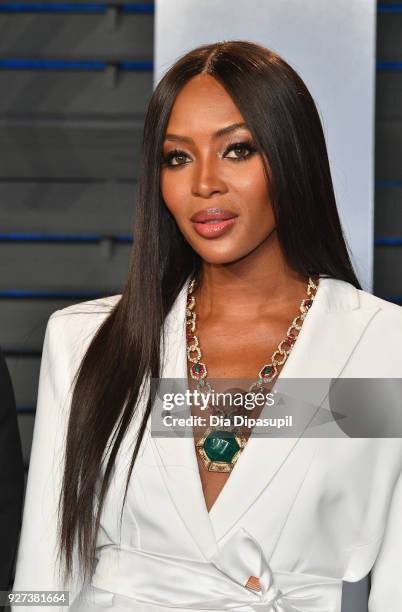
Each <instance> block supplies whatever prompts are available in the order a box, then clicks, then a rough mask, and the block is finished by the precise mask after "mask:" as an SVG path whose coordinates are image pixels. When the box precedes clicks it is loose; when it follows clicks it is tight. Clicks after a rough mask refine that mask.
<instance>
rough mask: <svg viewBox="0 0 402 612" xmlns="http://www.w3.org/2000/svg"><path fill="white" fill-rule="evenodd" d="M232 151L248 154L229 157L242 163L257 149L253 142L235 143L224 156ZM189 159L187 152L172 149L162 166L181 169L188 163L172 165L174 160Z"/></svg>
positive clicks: (164, 157)
mask: <svg viewBox="0 0 402 612" xmlns="http://www.w3.org/2000/svg"><path fill="white" fill-rule="evenodd" d="M232 151H240V152H241V153H247V154H246V155H244V156H243V155H242V156H241V157H228V159H230V160H232V161H235V162H241V161H246V160H247V159H249V158H250V157H252V156H253V155H254V154H255V153H256V152H257V148H256V147H255V145H254V144H253V143H252V142H251V140H243V141H241V142H234V143H232V144H230V145H229V146H228V147H227V148H226V149H225V151H224V154H223V156H226V155H227V154H228V153H230V152H232ZM188 157H189V155H188V154H187V153H186V152H185V151H182V150H180V149H172V150H171V151H169V152H168V153H167V154H166V155H163V156H162V165H163V166H166V167H168V168H179V167H180V166H185V165H186V164H187V163H188V162H186V161H183V162H179V163H172V162H173V160H174V159H176V158H182V159H185V158H188Z"/></svg>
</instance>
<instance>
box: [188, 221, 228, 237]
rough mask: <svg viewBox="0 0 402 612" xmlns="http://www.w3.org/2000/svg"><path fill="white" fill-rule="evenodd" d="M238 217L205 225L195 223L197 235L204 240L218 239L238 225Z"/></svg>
mask: <svg viewBox="0 0 402 612" xmlns="http://www.w3.org/2000/svg"><path fill="white" fill-rule="evenodd" d="M237 218H238V217H231V218H230V219H224V220H223V219H213V220H211V221H207V222H204V223H194V221H193V222H192V224H193V227H194V229H195V231H196V232H197V234H199V235H200V236H202V237H203V238H218V237H219V236H222V235H223V234H224V233H225V232H227V231H228V230H230V228H231V227H232V226H233V225H234V224H235V223H236V219H237Z"/></svg>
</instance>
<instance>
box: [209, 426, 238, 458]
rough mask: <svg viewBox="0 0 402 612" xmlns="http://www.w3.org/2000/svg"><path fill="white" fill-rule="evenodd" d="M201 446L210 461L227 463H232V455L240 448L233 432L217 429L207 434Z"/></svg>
mask: <svg viewBox="0 0 402 612" xmlns="http://www.w3.org/2000/svg"><path fill="white" fill-rule="evenodd" d="M203 447H204V451H205V452H206V454H207V456H208V459H210V460H211V461H220V462H222V463H229V464H230V463H232V461H233V458H234V456H235V455H236V453H238V451H239V450H240V446H239V444H238V442H237V440H236V436H235V434H234V433H232V432H230V431H221V430H219V429H217V430H215V431H212V432H211V433H209V434H208V436H207V437H206V439H205V441H204V444H203Z"/></svg>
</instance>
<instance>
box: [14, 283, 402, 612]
mask: <svg viewBox="0 0 402 612" xmlns="http://www.w3.org/2000/svg"><path fill="white" fill-rule="evenodd" d="M188 282H189V279H188V280H187V281H186V283H185V285H184V287H183V289H182V291H181V292H180V294H179V296H178V297H177V299H176V302H175V304H174V305H173V308H172V310H171V312H170V313H169V316H168V317H167V319H166V322H165V328H164V333H165V338H166V341H167V342H166V346H167V351H166V354H165V359H164V368H163V377H167V378H169V377H170V378H186V377H187V370H186V340H185V308H186V293H187V287H188ZM119 297H120V296H113V297H111V298H107V299H104V300H93V301H90V302H86V303H84V304H78V305H74V306H71V307H68V308H65V309H63V310H59V311H57V312H55V313H54V314H53V315H52V316H51V317H50V320H49V323H48V326H47V330H46V336H45V342H44V352H43V358H42V365H41V372H40V386H39V397H38V405H37V413H36V420H35V428H34V436H33V444H32V451H31V460H30V467H29V475H28V482H27V489H26V499H25V506H24V514H23V525H22V532H21V539H20V545H19V550H18V557H17V566H16V578H15V583H14V590H58V589H59V590H69V591H70V606H71V607H70V609H71V610H74V612H84V611H85V612H88V611H90V610H103V609H107V610H113V611H115V612H117V611H119V612H120V611H123V610H124V611H126V612H127V611H128V610H135V611H136V612H162V610H168V609H169V610H172V609H173V610H178V611H181V612H184V611H187V612H190V611H194V610H215V611H218V610H220V611H221V610H236V611H237V610H239V611H240V610H241V611H243V612H257V611H264V612H274V611H276V612H296V611H297V612H340V610H341V595H342V581H343V580H345V581H351V582H353V581H358V580H360V579H362V578H363V577H364V576H366V575H367V574H368V573H369V572H370V570H372V587H371V593H370V600H369V611H370V612H400V610H401V606H402V603H401V602H402V580H401V573H402V476H401V466H402V443H401V438H388V439H386V438H373V439H370V438H348V437H346V436H345V437H343V438H342V437H336V438H335V437H333V438H325V437H324V438H304V437H300V438H286V437H282V438H275V439H269V440H268V439H266V438H257V437H256V438H253V436H251V438H250V440H249V442H248V444H247V445H246V448H245V449H244V451H243V453H242V455H241V456H240V458H239V460H238V462H237V463H236V465H235V467H234V469H233V471H232V473H231V475H230V477H229V480H228V481H227V483H226V484H225V486H224V488H223V489H222V492H221V493H220V495H219V497H218V499H217V500H216V502H215V503H214V505H213V507H212V508H211V510H210V512H209V513H208V512H207V509H206V505H205V501H204V497H203V492H202V487H201V481H200V477H199V471H198V466H197V460H196V454H195V448H194V443H193V439H191V438H181V439H180V438H155V437H152V436H151V432H150V427H148V428H147V430H146V434H145V436H144V439H143V443H142V445H141V449H140V454H139V456H138V459H137V462H136V464H135V467H134V471H133V474H132V477H131V481H130V487H129V490H128V497H127V501H126V505H125V509H124V513H123V520H122V525H121V530H120V527H119V515H120V509H121V502H122V499H123V492H124V485H125V481H126V474H127V470H128V466H129V460H130V444H132V443H133V441H134V440H135V432H136V426H138V423H139V418H137V419H136V420H135V421H134V422H133V423H132V426H131V428H130V430H129V432H128V435H127V437H126V439H125V440H124V441H123V445H122V447H121V449H120V452H119V454H118V456H117V460H116V464H115V470H114V473H113V478H112V482H111V486H110V489H109V492H108V495H107V497H106V503H105V506H104V510H103V513H102V520H101V529H100V532H99V536H98V541H97V559H98V561H97V564H96V567H95V568H94V572H93V576H92V582H91V584H90V585H83V584H82V581H81V579H80V574H79V571H77V572H76V574H75V577H74V579H73V580H72V582H71V583H69V584H68V585H66V584H61V583H60V581H59V579H58V575H57V568H58V566H57V564H56V560H55V550H56V537H57V535H56V528H57V522H56V501H57V498H58V494H59V491H60V478H61V474H62V458H63V444H64V442H65V436H66V427H67V422H68V415H69V401H70V397H71V395H70V385H71V381H72V378H73V376H74V373H75V371H76V369H77V367H78V365H79V363H80V360H81V359H82V356H83V353H84V351H85V349H86V348H87V346H88V344H89V342H90V340H91V338H92V336H93V334H94V332H95V331H96V329H97V328H98V326H99V325H100V323H101V322H102V321H103V320H104V318H105V316H106V315H107V313H108V312H109V311H110V308H111V307H112V306H113V305H114V304H115V303H116V301H117V300H118V299H119ZM401 376H402V310H401V308H400V307H399V306H397V305H394V304H391V303H389V302H387V301H384V300H381V299H379V298H377V297H374V296H373V295H371V294H369V293H367V292H364V291H359V290H357V289H355V288H354V287H353V286H352V285H350V284H348V283H346V282H343V281H338V280H333V279H325V278H323V279H321V282H320V285H319V289H318V292H317V295H316V298H315V300H314V303H313V306H312V308H311V309H310V311H309V312H308V314H307V317H306V319H305V322H304V324H303V326H302V329H301V332H300V334H299V336H298V338H297V341H296V343H295V345H294V348H293V350H292V352H291V354H290V356H289V358H288V360H287V362H286V364H285V366H284V368H283V370H282V373H281V376H280V378H281V377H282V378H285V377H288V378H289V377H294V378H309V377H311V378H328V379H330V378H337V377H359V378H365V377H368V378H371V377H374V378H382V377H384V378H401ZM278 380H279V379H278ZM321 399H323V398H321V397H316V398H315V400H321ZM387 401H393V400H392V398H391V395H390V396H389V397H388V398H387V397H385V398H384V403H386V402H387ZM140 406H141V405H140ZM378 410H381V405H379V406H378ZM139 414H140V413H139ZM131 448H132V447H131ZM251 575H254V576H257V577H258V578H259V579H260V583H261V586H262V589H261V591H260V592H256V591H252V590H251V589H249V588H247V587H246V586H245V584H246V582H247V580H248V578H249V577H250V576H251ZM78 595H80V597H78ZM85 598H86V599H85ZM73 602H74V603H73ZM11 609H12V610H13V611H14V612H20V611H21V610H27V611H31V612H32V611H33V610H39V609H42V608H41V606H37V607H29V608H28V607H25V606H24V607H20V606H18V607H17V606H14V607H12V608H11ZM51 609H53V610H65V609H66V608H63V607H57V606H56V607H53V608H51Z"/></svg>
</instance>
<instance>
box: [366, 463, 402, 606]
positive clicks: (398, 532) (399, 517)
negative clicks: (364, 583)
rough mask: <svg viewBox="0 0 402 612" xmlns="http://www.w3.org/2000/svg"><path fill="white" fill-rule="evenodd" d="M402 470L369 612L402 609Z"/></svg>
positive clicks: (374, 575) (373, 580)
mask: <svg viewBox="0 0 402 612" xmlns="http://www.w3.org/2000/svg"><path fill="white" fill-rule="evenodd" d="M401 573H402V473H401V474H400V475H399V479H398V481H397V484H396V486H395V489H394V491H393V495H392V501H391V507H390V511H389V515H388V520H387V524H386V528H385V533H384V538H383V541H382V544H381V548H380V551H379V553H378V556H377V559H376V561H375V563H374V566H373V568H372V570H371V589H370V596H369V603H368V609H369V612H384V611H385V610H386V611H387V612H399V611H400V609H401V602H402V580H401Z"/></svg>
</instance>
